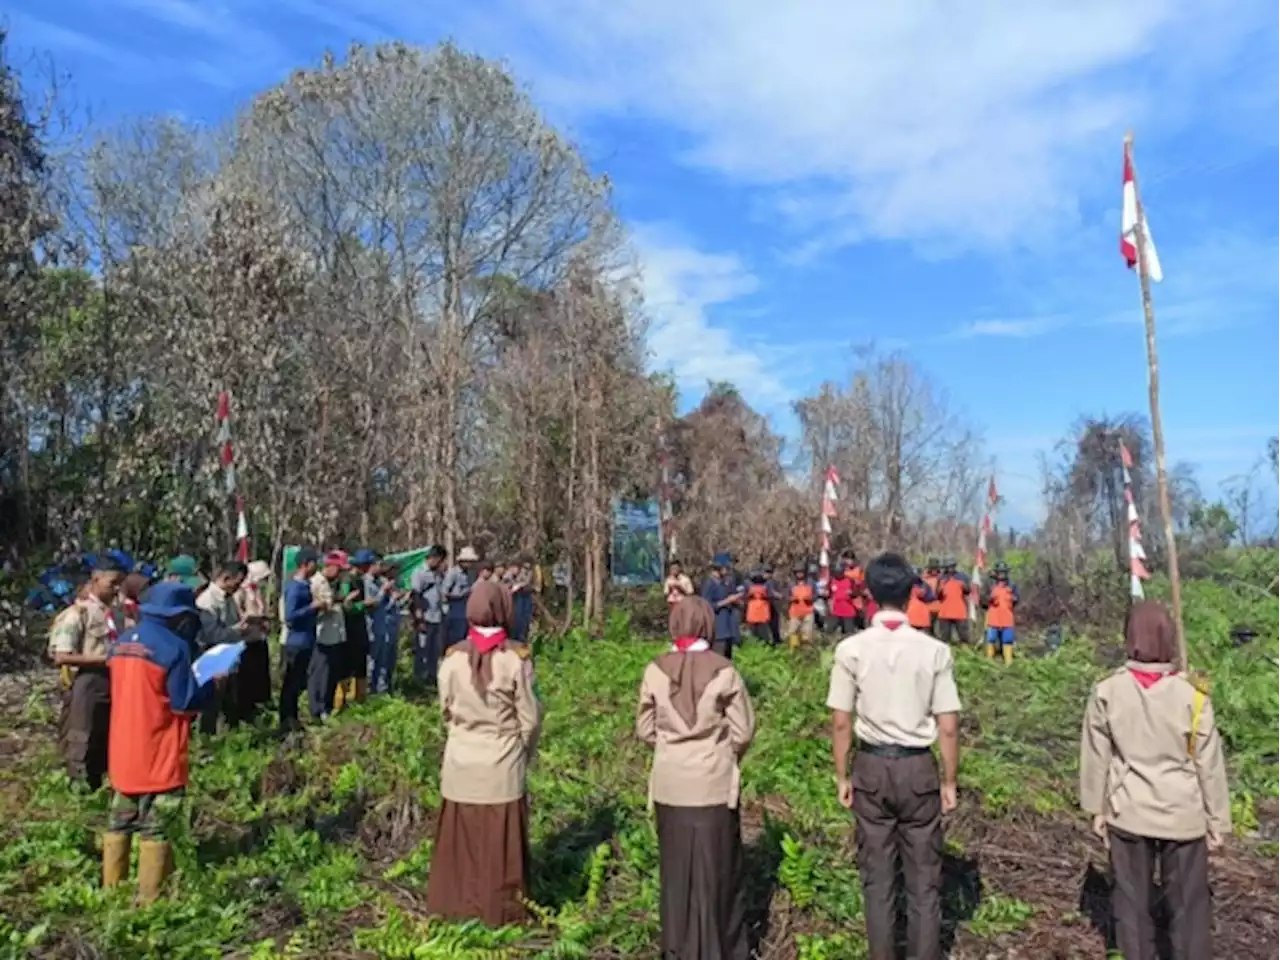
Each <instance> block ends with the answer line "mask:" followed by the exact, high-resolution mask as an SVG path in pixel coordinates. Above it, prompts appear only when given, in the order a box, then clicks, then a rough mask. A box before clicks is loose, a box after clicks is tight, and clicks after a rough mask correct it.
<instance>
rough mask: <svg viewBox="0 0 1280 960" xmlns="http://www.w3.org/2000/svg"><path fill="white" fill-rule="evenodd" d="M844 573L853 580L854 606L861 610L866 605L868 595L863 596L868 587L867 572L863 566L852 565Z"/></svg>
mask: <svg viewBox="0 0 1280 960" xmlns="http://www.w3.org/2000/svg"><path fill="white" fill-rule="evenodd" d="M844 575H845V576H846V577H848V578H849V580H851V581H852V582H853V608H854V609H855V610H861V609H862V608H863V607H864V606H866V597H864V596H863V594H864V593H865V592H866V589H867V577H866V574H864V573H863V571H862V568H861V567H850V568H849V569H848V570H846V571H845V574H844Z"/></svg>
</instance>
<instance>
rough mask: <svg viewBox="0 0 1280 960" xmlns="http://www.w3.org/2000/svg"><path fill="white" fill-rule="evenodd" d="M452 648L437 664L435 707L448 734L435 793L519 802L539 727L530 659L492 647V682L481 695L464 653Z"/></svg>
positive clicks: (466, 799)
mask: <svg viewBox="0 0 1280 960" xmlns="http://www.w3.org/2000/svg"><path fill="white" fill-rule="evenodd" d="M455 651H456V652H451V653H450V654H448V655H447V656H446V657H445V658H444V662H443V663H442V664H441V665H440V678H439V684H440V708H441V711H442V712H443V713H444V722H445V727H446V730H447V734H448V739H447V740H446V741H445V745H444V759H443V761H442V763H441V765H440V795H441V796H443V797H444V798H445V799H446V800H452V801H453V802H454V803H477V804H496V803H510V802H511V801H512V800H519V799H520V798H521V797H523V796H524V794H525V779H524V778H525V770H526V768H527V767H528V765H529V763H530V761H532V759H533V757H534V753H535V751H536V750H537V747H538V733H539V731H540V730H541V727H542V708H541V706H540V705H539V703H538V699H537V697H536V696H534V692H533V663H532V661H531V660H528V659H527V658H525V657H522V656H520V654H518V653H515V652H514V651H511V650H498V651H495V652H494V654H493V659H492V661H491V663H492V664H493V681H492V682H491V683H490V685H489V689H488V691H487V695H486V696H485V697H483V698H482V697H481V696H480V694H479V693H477V692H476V689H475V684H474V683H473V682H472V679H471V664H470V663H469V662H468V660H467V656H466V654H465V653H464V652H463V651H462V650H460V649H456V648H455Z"/></svg>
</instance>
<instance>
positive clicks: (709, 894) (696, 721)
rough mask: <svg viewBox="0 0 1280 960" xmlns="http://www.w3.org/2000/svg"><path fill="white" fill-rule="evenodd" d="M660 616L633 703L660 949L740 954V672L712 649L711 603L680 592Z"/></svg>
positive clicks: (749, 726)
mask: <svg viewBox="0 0 1280 960" xmlns="http://www.w3.org/2000/svg"><path fill="white" fill-rule="evenodd" d="M669 625H670V630H671V639H672V645H671V649H670V650H669V651H667V652H666V653H664V654H662V655H660V656H659V657H658V658H657V659H655V660H654V661H653V662H652V663H650V664H649V665H648V666H647V667H646V668H645V671H644V680H643V681H642V682H641V684H640V706H639V709H638V710H637V711H636V734H637V736H639V738H640V739H641V740H642V741H644V742H645V743H647V744H648V745H649V746H651V747H653V770H652V773H651V774H650V778H649V800H650V802H651V803H652V804H653V807H654V811H655V814H656V817H657V822H658V849H659V855H660V875H661V888H662V893H661V898H660V909H661V917H662V955H663V956H664V957H680V958H682V960H746V958H747V957H748V955H749V953H750V948H749V945H748V943H747V930H746V922H745V904H744V901H743V888H742V834H741V830H740V827H739V822H738V786H739V775H738V761H739V760H740V759H741V758H742V755H743V754H744V753H746V751H747V747H748V746H750V744H751V738H752V736H753V735H754V733H755V714H754V711H753V709H752V706H751V698H750V696H748V694H747V688H746V685H745V684H744V683H743V682H742V677H741V675H740V674H739V673H738V671H737V670H735V669H734V667H733V664H732V663H730V662H729V660H727V659H726V658H725V657H723V656H721V655H720V654H718V653H715V652H713V651H712V649H711V640H712V638H713V637H714V636H715V630H716V614H715V611H714V610H713V609H712V608H711V604H709V603H708V602H707V601H706V600H704V599H702V598H701V597H688V598H686V599H684V600H682V601H680V603H679V604H677V605H676V606H675V608H674V609H673V610H672V611H671V617H670V624H669Z"/></svg>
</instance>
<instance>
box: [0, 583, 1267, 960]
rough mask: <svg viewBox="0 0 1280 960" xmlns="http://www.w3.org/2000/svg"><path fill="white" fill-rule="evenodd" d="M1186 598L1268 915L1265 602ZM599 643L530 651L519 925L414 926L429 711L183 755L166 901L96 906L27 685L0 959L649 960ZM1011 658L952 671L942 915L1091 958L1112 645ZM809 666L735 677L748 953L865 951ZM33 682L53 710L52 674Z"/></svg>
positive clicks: (820, 672) (612, 651)
mask: <svg viewBox="0 0 1280 960" xmlns="http://www.w3.org/2000/svg"><path fill="white" fill-rule="evenodd" d="M1187 597H1188V615H1187V622H1188V627H1189V633H1190V635H1191V637H1192V641H1193V650H1194V656H1193V661H1194V665H1195V666H1197V667H1199V668H1202V669H1205V670H1207V672H1209V673H1210V674H1211V676H1212V678H1213V682H1214V699H1215V702H1216V703H1217V704H1218V712H1219V718H1220V722H1221V724H1222V727H1223V731H1224V734H1225V735H1226V738H1227V740H1228V743H1229V749H1230V758H1231V771H1232V779H1233V788H1234V791H1235V800H1236V809H1237V818H1238V826H1239V828H1240V833H1241V836H1239V837H1238V838H1237V840H1236V841H1235V842H1234V843H1233V846H1232V848H1231V850H1230V851H1229V853H1228V854H1227V856H1228V857H1229V858H1230V864H1231V870H1230V871H1226V872H1224V874H1223V877H1222V879H1221V882H1223V883H1234V882H1236V881H1235V880H1232V879H1231V877H1233V876H1234V877H1237V878H1239V877H1243V878H1244V879H1240V880H1239V883H1240V889H1238V890H1237V889H1235V888H1234V887H1233V888H1232V892H1231V895H1232V897H1236V896H1237V895H1238V896H1239V897H1244V898H1246V899H1247V898H1253V900H1252V903H1253V909H1255V910H1261V911H1262V912H1264V913H1265V912H1266V911H1267V910H1270V912H1271V914H1272V915H1274V913H1275V909H1274V884H1271V883H1262V882H1261V881H1260V880H1259V882H1257V883H1253V882H1251V881H1249V880H1248V877H1249V876H1252V874H1251V873H1250V871H1256V872H1258V873H1257V876H1259V877H1262V876H1272V877H1273V876H1274V860H1272V862H1271V863H1270V864H1268V863H1267V862H1266V860H1265V858H1266V857H1272V858H1274V855H1275V852H1274V845H1273V844H1269V843H1266V841H1267V840H1269V839H1273V838H1274V834H1273V833H1272V834H1271V835H1270V837H1265V836H1257V835H1252V832H1253V831H1257V830H1259V829H1262V830H1263V831H1264V832H1265V831H1266V830H1267V829H1270V830H1274V822H1271V823H1269V824H1268V823H1265V822H1260V821H1264V820H1266V819H1267V818H1266V816H1265V815H1264V811H1265V810H1266V809H1270V810H1271V811H1274V798H1275V795H1276V776H1275V748H1276V739H1275V727H1274V724H1275V718H1276V714H1277V703H1276V697H1277V688H1276V669H1275V656H1276V624H1277V619H1278V611H1277V603H1276V599H1275V597H1273V596H1272V597H1268V596H1266V595H1265V594H1264V593H1262V592H1257V591H1253V590H1251V589H1250V590H1246V589H1243V588H1241V587H1239V586H1238V585H1232V584H1230V583H1219V582H1214V581H1199V582H1195V583H1192V584H1189V585H1188V588H1187ZM1242 621H1244V622H1249V623H1251V624H1252V625H1253V626H1254V627H1255V628H1257V629H1258V630H1259V632H1260V635H1259V637H1258V638H1257V639H1256V640H1255V641H1254V642H1253V643H1252V644H1251V645H1249V646H1247V647H1244V648H1239V649H1237V648H1234V647H1233V646H1232V644H1231V640H1230V638H1229V635H1228V631H1229V628H1230V626H1232V625H1234V624H1236V623H1238V622H1242ZM606 634H607V637H606V639H604V640H602V641H588V640H586V639H584V638H582V637H580V636H578V635H576V634H572V635H570V636H569V637H567V638H565V639H563V640H560V641H557V642H550V643H547V644H546V645H545V647H544V648H543V649H541V650H540V651H539V654H538V673H539V686H540V691H541V695H542V697H543V699H544V701H545V704H546V708H547V721H546V731H545V735H544V738H543V748H542V752H541V756H540V760H539V763H538V765H537V768H536V770H535V771H534V772H533V774H532V777H531V781H530V793H531V796H532V811H533V814H532V841H533V848H534V874H533V887H532V890H531V891H530V893H531V898H532V900H533V901H534V906H533V908H532V910H533V916H534V919H533V921H532V922H531V923H530V925H529V926H528V927H526V928H523V929H508V930H500V931H490V930H485V929H482V928H479V927H477V926H474V925H448V924H442V923H438V922H433V921H430V920H428V919H427V918H426V917H425V916H424V913H423V902H424V888H425V883H426V877H427V873H428V870H429V867H430V857H431V833H432V829H433V815H434V810H435V808H436V806H437V805H438V803H439V795H438V788H437V784H438V781H437V770H438V764H439V757H440V749H441V746H442V736H441V733H442V731H441V726H440V723H439V719H438V716H437V713H436V710H435V708H434V706H433V705H431V704H429V703H427V702H425V701H424V700H422V699H420V698H417V697H415V696H414V695H413V694H412V693H410V694H408V695H406V697H405V698H401V697H400V696H396V697H392V698H386V697H384V698H375V699H374V700H372V701H371V702H369V703H367V704H365V705H362V706H360V707H357V708H355V709H353V710H349V711H347V712H345V713H343V714H342V715H341V716H340V717H339V718H338V719H337V721H336V722H335V723H333V724H331V725H329V726H327V727H324V728H322V729H317V730H313V731H311V732H309V733H308V734H307V737H306V740H305V742H304V743H299V744H291V745H284V744H281V743H280V742H279V741H277V740H276V738H275V737H274V736H273V735H272V734H271V732H270V731H269V730H267V729H266V728H265V727H266V724H265V722H264V728H263V729H246V730H240V731H237V732H235V733H232V734H228V735H224V736H220V737H219V738H217V739H216V740H215V741H213V742H212V743H199V744H197V746H196V748H195V750H194V755H193V762H192V779H193V787H192V791H191V800H190V826H189V828H188V829H186V830H185V832H184V833H183V835H182V837H181V838H180V840H179V842H178V844H177V862H178V865H179V868H180V873H179V876H178V878H177V882H176V889H175V891H174V894H173V895H172V896H171V897H170V898H168V899H167V900H165V901H162V902H161V903H159V904H157V905H156V906H154V907H152V908H150V909H146V910H135V909H133V908H132V906H131V905H130V902H129V897H130V895H129V892H128V891H127V890H120V891H111V892H104V891H103V890H101V889H100V888H99V885H98V871H99V860H98V852H97V844H98V842H99V840H98V838H99V834H100V832H101V830H102V827H103V824H104V823H105V819H106V805H107V797H106V795H105V793H99V794H97V795H82V794H79V793H76V792H74V791H73V790H71V789H70V788H69V786H68V784H67V781H66V779H65V778H64V777H63V775H62V774H61V773H60V772H57V764H56V762H55V760H54V753H53V744H52V737H51V733H52V731H51V729H50V728H49V725H50V720H51V719H52V712H51V711H50V709H49V707H48V703H47V700H46V699H44V698H42V697H40V696H35V695H31V696H28V694H27V692H26V689H25V687H24V689H23V691H22V693H21V694H20V695H17V694H15V695H14V696H13V698H12V702H7V704H6V707H5V712H4V715H3V724H4V728H5V730H4V732H5V733H6V734H7V735H8V739H10V740H14V741H21V743H22V747H23V749H22V750H21V751H20V752H18V753H17V754H16V755H15V756H14V757H13V758H12V763H8V758H6V763H7V766H9V767H10V768H11V769H12V772H13V774H14V775H13V776H9V775H8V773H7V774H6V778H5V784H4V786H3V788H2V789H0V818H2V820H3V823H2V825H0V902H3V903H4V904H5V911H4V918H3V919H2V920H0V956H9V957H22V956H28V955H36V956H71V955H74V954H75V953H77V952H82V953H89V952H92V951H97V952H98V953H100V954H101V955H106V956H111V957H164V958H196V957H224V956H228V955H231V956H237V957H245V958H254V960H269V958H282V957H306V956H368V957H375V956H380V957H389V958H414V960H432V958H453V957H492V958H497V957H525V956H548V957H646V956H648V957H653V956H656V949H655V946H654V945H655V942H656V937H657V902H658V885H657V843H656V838H655V836H654V832H653V829H652V826H651V822H650V818H649V816H648V815H647V812H646V808H645V796H646V764H647V759H648V758H647V754H646V751H645V749H644V748H642V747H641V746H640V744H638V743H637V742H636V741H635V739H634V737H633V736H632V732H631V724H632V719H631V718H632V705H633V698H634V695H635V688H636V685H637V683H638V678H639V676H640V673H641V669H642V667H643V665H644V663H645V662H646V661H647V659H648V658H649V657H651V656H652V655H653V654H654V653H655V652H656V651H657V650H658V649H659V647H658V646H657V645H656V644H655V643H652V642H641V641H638V640H636V639H635V638H634V637H632V636H631V635H630V631H629V628H628V621H627V618H626V617H625V615H621V614H619V615H616V616H615V617H613V618H612V619H611V621H610V623H609V624H608V627H607V630H606ZM1027 634H1028V635H1027V636H1026V637H1024V640H1025V642H1024V643H1023V644H1022V645H1021V646H1020V651H1022V653H1023V655H1022V656H1021V657H1020V659H1019V660H1017V661H1015V663H1014V664H1013V666H1012V667H1011V668H1006V667H1005V666H1004V665H1003V664H1000V663H993V662H990V661H988V660H986V659H985V658H984V657H982V656H981V655H980V654H979V653H978V652H977V651H962V652H961V653H960V654H959V655H958V659H957V663H958V671H959V683H960V687H961V691H962V695H963V697H964V699H965V711H966V712H965V720H964V727H963V743H964V755H963V762H962V771H961V787H962V805H961V809H960V810H959V811H958V812H957V814H956V815H955V816H954V817H953V819H952V821H951V823H950V825H949V828H948V831H949V839H948V847H947V868H946V875H947V882H946V890H945V895H944V902H945V904H946V917H947V928H948V936H950V937H954V950H955V956H958V957H970V956H974V957H976V956H987V955H995V956H1004V955H1012V954H1006V953H1005V952H1004V951H1008V950H1011V949H1012V948H1013V946H1014V945H1016V944H1022V945H1023V946H1024V947H1025V944H1026V943H1031V942H1034V943H1037V944H1048V945H1049V947H1048V948H1047V949H1048V950H1049V953H1047V954H1046V955H1050V954H1051V953H1052V950H1053V949H1059V950H1066V949H1068V945H1069V946H1070V947H1071V948H1072V949H1077V950H1079V951H1080V953H1079V955H1095V956H1096V955H1100V954H1101V953H1102V951H1103V941H1102V939H1101V937H1100V936H1099V934H1098V933H1097V932H1096V931H1095V930H1094V929H1093V927H1092V926H1091V925H1090V924H1089V923H1088V921H1087V920H1085V919H1083V917H1082V908H1081V905H1080V903H1079V902H1078V901H1079V898H1080V884H1081V881H1082V878H1083V877H1084V875H1085V871H1086V866H1087V864H1088V860H1089V857H1090V856H1093V857H1094V858H1095V859H1096V860H1097V861H1098V862H1099V863H1100V862H1101V851H1100V850H1099V849H1097V848H1095V847H1092V846H1091V845H1090V841H1089V840H1088V836H1087V832H1086V831H1085V829H1084V825H1083V822H1082V818H1081V817H1080V816H1079V815H1078V814H1077V812H1076V811H1075V792H1076V785H1075V778H1076V764H1077V760H1076V750H1077V737H1078V729H1079V726H1078V725H1079V719H1080V713H1081V709H1082V704H1083V700H1084V697H1085V696H1086V694H1087V692H1088V689H1089V686H1090V684H1091V683H1092V682H1093V680H1094V679H1096V678H1097V677H1099V676H1101V675H1103V674H1105V673H1106V672H1107V671H1108V670H1109V669H1111V665H1112V664H1114V663H1115V662H1116V658H1117V656H1118V654H1119V637H1118V634H1117V635H1116V636H1114V637H1103V638H1101V639H1100V640H1099V641H1098V642H1096V643H1095V642H1091V641H1087V640H1084V639H1082V638H1079V637H1074V638H1069V639H1068V640H1067V643H1066V645H1065V646H1064V647H1063V649H1062V650H1060V651H1058V652H1057V653H1046V652H1045V651H1043V650H1042V649H1038V647H1039V644H1038V642H1037V638H1036V637H1035V635H1034V631H1027ZM829 658H830V652H829V650H813V651H806V652H803V653H801V654H799V655H795V656H793V655H790V654H784V653H778V652H774V651H769V650H764V649H760V648H759V647H755V646H748V647H747V648H746V649H745V650H743V651H742V653H741V655H740V658H739V665H740V667H741V669H742V672H743V674H744V675H745V676H746V678H747V680H748V684H749V686H750V689H751V692H752V695H753V697H754V698H755V700H756V703H757V708H758V713H759V735H758V738H757V741H756V743H755V745H754V747H753V749H752V751H751V753H750V755H749V756H748V759H747V761H746V763H745V767H744V772H743V778H744V807H743V832H744V839H745V842H746V845H747V850H746V863H747V871H748V880H747V883H748V894H749V903H750V910H751V922H752V926H753V930H754V931H755V934H756V935H757V936H758V938H759V950H760V953H761V955H762V956H769V957H800V958H806V960H848V958H856V957H859V956H862V955H863V953H862V951H863V945H862V938H861V930H860V927H861V922H862V920H861V918H862V904H861V896H860V891H859V889H858V878H857V869H856V866H855V860H854V855H853V831H852V828H851V824H850V821H849V817H848V816H847V814H846V813H845V812H844V811H843V810H842V809H841V808H840V807H839V806H838V804H837V803H836V800H835V793H834V790H833V787H832V780H831V767H830V758H829V747H828V741H827V735H826V724H827V715H826V711H825V709H824V707H823V700H824V699H825V693H826V683H827V670H828V668H829ZM39 678H40V679H39V683H40V684H43V685H44V686H43V687H41V688H40V689H42V690H47V689H49V688H50V685H51V678H48V679H46V677H45V675H44V674H43V673H41V674H39ZM1038 864H1039V865H1038ZM1046 865H1047V866H1046ZM1054 871H1057V872H1056V873H1055V872H1054ZM1228 874H1229V875H1228ZM1259 898H1261V899H1259ZM1226 899H1228V898H1227V897H1224V896H1220V897H1219V902H1220V903H1221V902H1222V901H1224V900H1226ZM1235 902H1239V901H1233V903H1235ZM1259 904H1261V906H1260V905H1259ZM1241 909H1242V910H1244V909H1246V907H1244V906H1242V907H1241ZM1244 915H1247V913H1246V914H1244ZM1249 927H1250V925H1249V924H1248V923H1241V922H1238V921H1232V919H1231V916H1230V915H1227V916H1223V917H1221V919H1220V928H1225V929H1226V935H1227V938H1228V940H1229V938H1230V937H1231V936H1233V935H1237V934H1238V935H1239V936H1241V937H1248V936H1251V935H1253V934H1251V933H1250V930H1249ZM1027 938H1029V939H1027ZM1233 955H1240V956H1244V955H1249V953H1248V951H1247V950H1237V951H1236V953H1235V954H1233Z"/></svg>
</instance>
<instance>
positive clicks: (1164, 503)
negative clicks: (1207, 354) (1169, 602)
mask: <svg viewBox="0 0 1280 960" xmlns="http://www.w3.org/2000/svg"><path fill="white" fill-rule="evenodd" d="M1124 152H1125V156H1126V158H1127V159H1128V161H1129V170H1130V171H1131V172H1132V174H1133V196H1134V201H1135V206H1136V208H1137V214H1138V229H1137V230H1136V231H1135V236H1134V244H1135V246H1136V248H1137V252H1138V282H1139V283H1140V284H1141V286H1142V313H1143V317H1144V318H1145V320H1146V326H1147V393H1148V397H1149V399H1150V401H1151V442H1152V444H1153V445H1154V446H1155V453H1156V494H1157V496H1158V498H1159V502H1160V519H1161V520H1162V521H1163V522H1164V541H1165V549H1166V550H1167V552H1168V555H1169V592H1170V594H1171V595H1172V599H1173V625H1174V630H1175V632H1176V634H1177V637H1178V664H1179V667H1180V669H1182V670H1183V671H1184V672H1185V671H1186V669H1187V634H1186V630H1185V629H1184V627H1183V625H1182V578H1181V576H1180V575H1179V573H1178V543H1177V540H1176V539H1175V538H1174V535H1173V510H1172V508H1171V507H1170V505H1169V476H1168V472H1167V471H1166V470H1165V457H1164V424H1163V422H1162V421H1161V419H1160V356H1159V354H1158V352H1157V350H1156V313H1155V307H1154V306H1153V305H1152V303H1151V278H1150V277H1148V276H1147V218H1146V216H1145V214H1144V213H1143V210H1142V194H1141V193H1139V191H1138V168H1137V165H1136V164H1135V163H1134V162H1133V133H1132V132H1130V133H1127V134H1125V138H1124Z"/></svg>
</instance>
